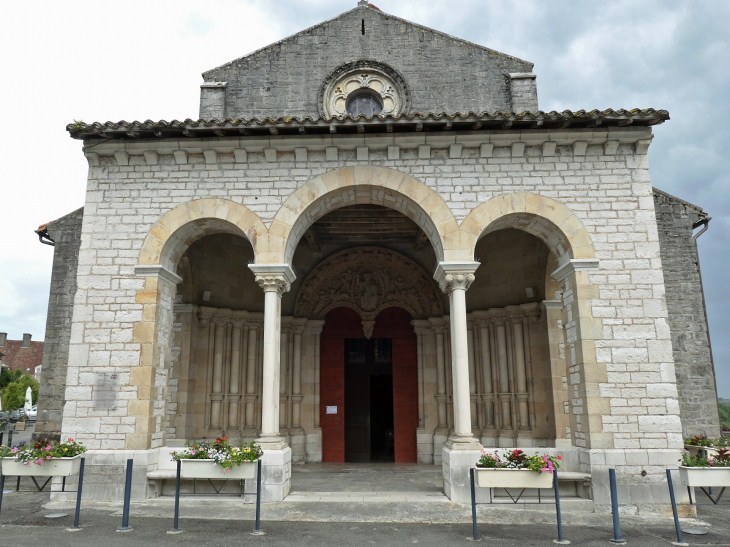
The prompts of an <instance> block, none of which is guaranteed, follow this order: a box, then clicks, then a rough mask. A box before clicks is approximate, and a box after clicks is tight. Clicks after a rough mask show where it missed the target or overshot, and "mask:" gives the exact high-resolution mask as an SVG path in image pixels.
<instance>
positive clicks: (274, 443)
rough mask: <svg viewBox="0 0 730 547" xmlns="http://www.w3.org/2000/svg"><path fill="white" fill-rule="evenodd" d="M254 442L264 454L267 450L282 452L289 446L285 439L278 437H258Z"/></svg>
mask: <svg viewBox="0 0 730 547" xmlns="http://www.w3.org/2000/svg"><path fill="white" fill-rule="evenodd" d="M255 442H256V444H257V445H259V446H260V447H261V448H262V449H263V451H264V453H265V452H266V451H267V450H284V449H285V448H289V444H288V443H287V442H286V439H285V438H283V437H279V436H278V435H277V436H272V437H259V438H258V439H256V441H255Z"/></svg>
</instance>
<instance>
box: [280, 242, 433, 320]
mask: <svg viewBox="0 0 730 547" xmlns="http://www.w3.org/2000/svg"><path fill="white" fill-rule="evenodd" d="M340 306H343V307H348V308H351V309H353V310H355V311H356V312H357V313H358V314H359V315H360V317H362V319H363V321H373V320H374V319H375V317H376V316H377V315H378V313H380V312H381V311H382V310H383V309H385V308H388V307H390V306H397V307H401V308H403V309H405V310H407V311H408V312H409V313H410V314H411V315H413V317H414V318H415V319H420V318H424V319H425V318H428V317H431V316H441V315H443V313H444V310H443V301H442V299H441V294H440V293H439V291H438V287H437V286H436V284H435V283H434V282H433V280H432V279H431V278H430V276H429V275H428V274H427V273H426V272H425V271H424V270H423V268H421V267H420V266H419V265H418V264H416V263H415V262H413V261H412V260H410V259H409V258H407V257H405V256H403V255H401V254H399V253H397V252H394V251H390V250H387V249H383V248H379V247H357V248H354V249H346V250H343V251H340V252H339V253H335V254H334V255H332V256H330V257H329V258H327V259H326V260H324V261H323V262H321V263H320V264H319V265H318V266H317V267H315V269H314V270H313V271H312V272H311V273H310V274H309V275H308V276H307V278H306V279H305V280H304V282H303V283H302V286H301V288H300V289H299V293H298V294H297V300H296V304H295V306H294V310H295V312H294V313H295V315H296V316H297V317H306V318H309V319H323V318H324V316H325V315H326V314H327V312H329V311H330V310H332V309H334V308H336V307H340Z"/></svg>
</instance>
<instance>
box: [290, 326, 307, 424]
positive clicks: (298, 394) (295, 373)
mask: <svg viewBox="0 0 730 547" xmlns="http://www.w3.org/2000/svg"><path fill="white" fill-rule="evenodd" d="M291 331H292V333H293V335H294V342H293V344H294V351H293V355H292V387H291V393H292V411H291V425H292V428H296V429H301V425H302V410H301V407H302V332H303V331H304V325H295V326H293V327H292V328H291Z"/></svg>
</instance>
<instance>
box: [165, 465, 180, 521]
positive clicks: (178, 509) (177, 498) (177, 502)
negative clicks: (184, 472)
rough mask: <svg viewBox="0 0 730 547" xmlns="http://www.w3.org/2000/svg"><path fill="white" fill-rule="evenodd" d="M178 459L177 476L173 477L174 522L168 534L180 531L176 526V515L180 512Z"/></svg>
mask: <svg viewBox="0 0 730 547" xmlns="http://www.w3.org/2000/svg"><path fill="white" fill-rule="evenodd" d="M180 466H181V462H180V460H178V461H177V478H176V479H175V523H174V524H173V526H172V530H170V531H169V532H168V533H169V534H179V533H180V532H182V530H180V528H178V526H177V521H178V515H179V514H180Z"/></svg>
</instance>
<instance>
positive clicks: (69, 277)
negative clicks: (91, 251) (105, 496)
mask: <svg viewBox="0 0 730 547" xmlns="http://www.w3.org/2000/svg"><path fill="white" fill-rule="evenodd" d="M83 219H84V209H83V208H81V209H78V210H77V211H74V212H73V213H70V214H68V215H66V216H64V217H61V218H59V219H58V220H56V221H54V222H52V223H50V224H49V225H48V234H49V235H50V236H51V238H52V239H53V241H54V242H55V244H56V245H55V247H54V248H53V273H52V274H51V290H50V296H49V299H48V316H47V319H46V337H45V342H44V346H43V369H42V371H41V381H40V393H39V397H38V419H37V422H36V427H35V432H34V438H46V439H49V440H59V439H60V436H61V417H62V414H63V405H64V403H65V395H66V394H65V391H66V368H67V365H68V349H69V341H70V338H71V316H72V312H73V304H74V296H75V294H76V274H77V267H78V260H79V246H80V245H81V224H82V222H83Z"/></svg>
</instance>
